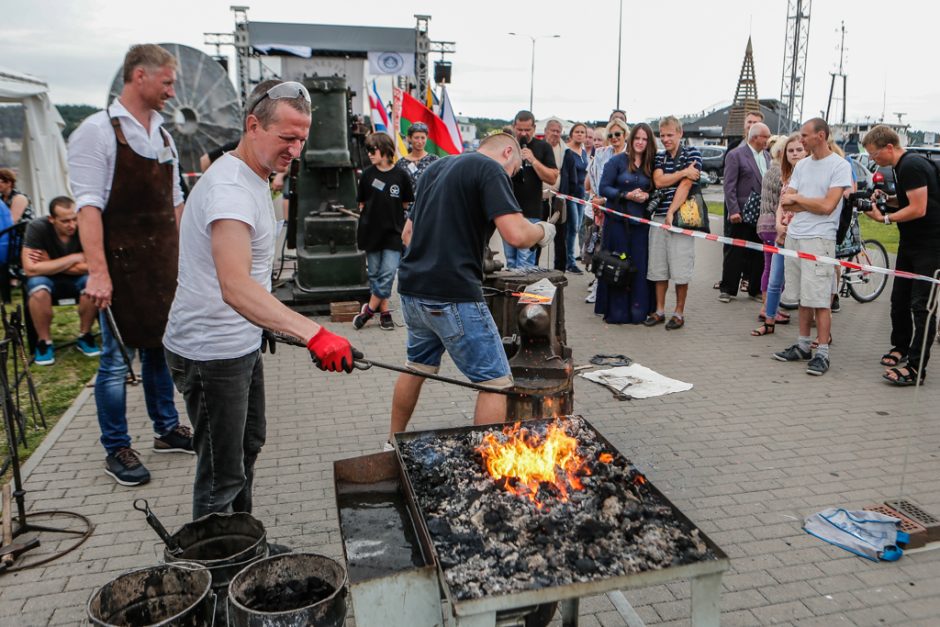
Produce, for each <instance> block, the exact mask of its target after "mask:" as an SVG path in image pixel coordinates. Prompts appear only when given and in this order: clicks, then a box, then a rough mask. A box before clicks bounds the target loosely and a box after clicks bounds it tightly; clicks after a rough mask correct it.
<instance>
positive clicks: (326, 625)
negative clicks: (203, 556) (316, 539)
mask: <svg viewBox="0 0 940 627" xmlns="http://www.w3.org/2000/svg"><path fill="white" fill-rule="evenodd" d="M228 605H229V607H228V612H229V625H232V626H233V627H301V626H307V625H312V626H314V627H340V626H341V625H343V624H345V622H346V569H345V568H343V566H342V565H341V564H340V563H339V562H337V561H336V560H333V559H330V558H328V557H325V556H323V555H317V554H316V553H287V554H284V555H275V556H274V557H269V558H267V559H264V560H260V561H258V562H255V563H254V564H252V565H250V566H247V567H245V569H244V570H242V571H241V572H240V573H238V574H237V575H235V578H234V579H232V583H231V585H230V586H229V591H228Z"/></svg>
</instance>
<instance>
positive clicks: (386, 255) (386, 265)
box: [366, 250, 401, 298]
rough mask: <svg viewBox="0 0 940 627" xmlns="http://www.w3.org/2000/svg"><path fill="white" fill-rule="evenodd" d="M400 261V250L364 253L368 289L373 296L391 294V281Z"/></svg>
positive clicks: (385, 296)
mask: <svg viewBox="0 0 940 627" xmlns="http://www.w3.org/2000/svg"><path fill="white" fill-rule="evenodd" d="M400 261H401V252H399V251H397V250H376V251H374V252H371V253H366V269H367V270H368V272H369V291H370V292H371V293H372V295H373V296H378V297H379V298H389V297H390V296H391V295H392V283H394V281H395V273H396V272H397V271H398V263H399V262H400Z"/></svg>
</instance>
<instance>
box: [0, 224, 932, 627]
mask: <svg viewBox="0 0 940 627" xmlns="http://www.w3.org/2000/svg"><path fill="white" fill-rule="evenodd" d="M720 253H721V251H720V248H719V247H718V246H717V245H714V244H712V243H708V242H699V243H698V244H697V263H696V273H695V281H694V282H693V284H692V286H691V291H690V297H689V306H688V312H687V313H688V321H687V324H686V326H685V328H684V329H682V330H680V331H676V332H666V331H665V330H664V329H663V327H661V326H660V327H656V328H653V329H646V328H643V327H635V326H610V325H606V324H604V323H603V321H601V320H600V319H599V318H597V317H595V316H594V315H593V309H592V308H591V306H589V305H586V304H584V302H583V296H584V294H585V288H586V286H587V282H588V277H586V276H582V277H570V280H571V286H570V287H569V288H568V290H567V294H566V315H567V318H568V337H569V342H570V344H571V345H572V347H573V348H574V354H575V359H576V361H577V362H578V363H586V362H587V359H588V358H590V357H591V356H592V355H593V354H595V353H600V352H622V353H625V354H627V355H629V356H631V357H633V358H634V359H636V360H637V361H640V362H641V363H643V364H644V365H646V366H649V367H651V368H653V369H655V370H657V371H659V372H662V373H663V374H666V375H668V376H672V377H675V378H678V379H681V380H684V381H689V382H692V383H693V384H694V385H695V387H694V388H693V389H692V390H691V391H689V392H685V393H681V394H675V395H671V396H666V397H660V398H654V399H647V400H642V401H625V402H621V401H617V400H615V399H614V398H613V397H612V395H611V394H610V393H609V392H608V391H606V390H604V389H603V388H600V387H599V386H596V385H594V384H593V383H590V382H587V381H585V380H583V379H578V380H577V381H576V383H575V390H576V396H575V399H576V400H575V408H576V411H577V412H578V413H580V414H582V415H584V416H586V417H588V418H589V419H590V420H591V421H592V422H593V423H594V424H595V425H596V426H597V427H598V428H599V429H600V430H601V431H602V432H603V433H604V434H605V435H606V436H607V437H608V438H609V439H611V441H613V442H614V443H615V444H616V445H617V446H618V447H619V448H620V449H621V451H623V452H624V454H626V455H627V456H628V457H630V458H631V459H633V460H634V462H636V463H637V464H638V465H639V466H641V468H643V469H644V470H645V471H646V472H647V473H648V475H649V476H650V478H651V479H652V480H653V482H655V484H656V485H657V486H658V487H659V488H660V489H661V490H663V492H665V493H666V494H667V495H668V496H669V498H671V499H672V500H673V501H674V502H675V503H676V504H677V505H678V506H679V507H680V508H681V509H682V510H683V511H684V512H685V513H686V514H687V515H688V516H689V517H690V518H691V519H692V520H693V521H695V522H696V523H698V524H699V525H700V526H701V527H702V529H703V530H705V531H706V533H708V534H709V535H710V536H712V537H713V538H714V539H715V540H716V541H717V542H718V543H719V544H720V545H721V546H722V547H723V548H724V549H725V551H726V552H727V553H728V554H729V555H730V556H731V558H732V559H731V570H730V571H729V573H728V574H727V575H726V576H725V579H724V591H723V595H722V609H723V615H722V619H723V622H724V623H725V624H727V625H763V624H775V623H779V624H794V625H832V624H859V625H865V624H879V625H885V624H924V625H926V624H936V621H937V620H940V586H937V584H936V582H937V581H940V552H936V551H934V552H924V553H918V554H912V555H907V556H905V557H904V558H903V559H902V560H901V561H899V562H897V563H894V564H886V563H883V564H875V563H871V562H868V561H865V560H862V559H860V558H855V557H853V556H851V555H849V554H847V553H845V552H843V551H840V550H838V549H835V548H833V547H830V546H828V545H825V544H823V543H822V542H820V541H818V540H816V539H814V538H811V537H809V536H807V535H806V534H804V533H803V532H802V531H801V530H800V524H801V520H802V519H803V517H804V516H806V515H808V514H810V513H812V512H814V511H816V510H818V509H822V508H824V507H828V506H835V505H841V506H846V507H860V506H863V505H866V504H868V503H872V502H878V501H883V500H884V499H886V498H891V497H894V496H896V495H897V494H898V491H899V485H900V469H901V466H902V462H903V457H904V455H905V453H906V452H908V453H909V467H908V476H907V479H906V484H905V485H906V487H907V493H908V494H909V495H910V496H911V497H913V498H914V499H916V500H917V501H919V502H920V503H921V504H923V505H924V506H925V507H927V508H928V509H929V510H930V511H932V512H934V513H940V481H938V480H937V478H938V476H940V421H938V420H937V419H936V409H935V407H936V406H937V404H938V402H940V383H938V382H936V381H932V382H931V381H929V382H928V383H927V385H926V386H925V387H924V388H923V389H922V390H921V394H920V399H919V401H920V402H919V404H918V405H916V406H915V405H913V402H912V401H913V390H909V389H906V390H904V389H895V388H891V387H889V386H887V385H885V384H883V383H882V382H881V381H880V378H879V377H880V369H879V366H878V365H877V361H878V358H879V356H880V355H881V354H882V353H883V352H884V350H885V349H886V348H887V347H888V337H887V333H888V323H887V320H888V296H887V294H885V295H883V296H882V297H881V298H880V299H879V300H878V301H876V302H874V303H870V304H865V305H861V304H858V303H855V302H854V301H843V310H842V312H841V313H839V314H836V315H835V316H834V325H833V335H834V339H835V341H834V344H833V348H832V369H831V370H830V372H829V373H828V374H827V375H826V376H824V377H820V378H816V377H810V376H807V375H806V374H804V373H803V371H802V368H800V366H798V365H794V364H782V363H778V362H775V361H773V360H771V359H770V358H769V355H770V353H771V352H773V351H774V350H778V349H780V348H782V347H785V346H786V345H788V344H789V343H791V342H792V341H793V339H794V338H795V336H796V325H795V324H791V325H790V326H779V327H778V333H777V334H776V335H773V336H767V337H763V338H752V337H750V336H749V334H748V332H749V330H750V329H751V328H753V327H754V326H756V324H757V320H756V315H757V311H758V307H759V305H757V304H756V303H752V302H749V301H747V300H746V299H743V300H742V299H738V300H737V301H733V302H732V303H730V304H720V303H718V302H717V292H716V291H714V290H712V289H711V285H712V283H713V282H714V280H715V278H716V277H717V276H718V274H719V266H720ZM671 298H672V296H671V295H670V300H669V301H667V305H668V303H671ZM399 322H400V318H399ZM332 326H334V327H336V328H338V329H339V330H340V331H341V332H344V333H348V334H349V336H350V337H351V338H352V339H353V342H354V343H355V344H356V345H357V346H358V347H359V348H361V349H362V350H363V351H364V352H365V353H366V355H368V356H370V357H372V358H374V359H377V360H382V361H391V362H400V361H401V360H402V357H403V354H404V338H405V332H404V329H403V328H399V329H398V330H396V331H395V332H394V333H386V332H381V331H380V330H378V329H377V328H374V327H371V326H370V327H366V328H365V329H363V330H362V331H358V332H357V331H354V330H352V328H351V325H349V324H343V325H332ZM265 367H266V369H267V373H266V376H267V395H268V419H269V426H268V443H267V445H266V446H265V448H264V450H263V451H262V453H261V457H260V459H259V461H258V472H257V483H256V488H255V503H256V508H257V509H256V515H257V516H258V517H259V518H261V519H262V520H263V521H264V523H265V524H266V526H267V528H268V533H269V537H270V539H271V540H273V541H277V542H284V543H286V544H289V545H292V546H294V547H296V548H300V549H306V550H315V551H320V552H323V553H326V554H328V555H332V556H334V557H340V556H341V555H342V549H341V545H340V542H341V540H340V537H339V532H338V528H337V523H336V514H335V507H334V503H333V497H332V462H333V461H334V460H336V459H340V458H343V457H349V456H354V455H359V454H362V453H367V452H374V451H376V450H378V449H379V448H380V446H381V443H382V441H383V440H384V436H385V431H386V429H387V425H388V422H387V419H388V412H389V405H390V399H391V390H392V385H393V383H394V380H395V374H394V373H390V372H385V371H381V370H372V371H369V372H365V373H363V372H357V373H355V374H352V375H349V376H340V375H334V374H327V373H321V372H319V371H317V370H316V369H314V368H313V367H312V366H311V365H310V361H309V358H307V357H306V355H305V354H304V351H301V350H298V349H290V348H287V347H282V349H281V350H279V351H278V353H277V355H276V356H273V357H272V356H270V355H269V356H267V357H266V358H265ZM444 374H456V372H455V370H454V369H453V367H452V366H451V365H450V364H449V363H448V364H446V365H445V368H444ZM473 402H474V397H473V395H472V394H471V393H470V392H469V391H467V390H463V389H460V388H454V387H448V386H446V385H444V384H440V383H435V382H428V383H427V384H426V385H425V388H424V393H423V395H422V398H421V402H420V403H419V406H418V409H417V412H416V415H415V418H414V421H413V427H414V428H418V429H430V428H438V427H446V426H457V425H465V424H468V423H469V420H468V418H469V417H470V416H471V415H472V411H473ZM180 410H181V412H182V403H181V402H180ZM129 411H130V416H131V432H132V435H133V436H134V438H135V443H134V445H135V447H136V448H138V449H139V450H140V451H141V452H142V453H143V459H144V462H145V463H146V464H147V465H148V467H149V468H150V470H151V473H152V474H153V481H152V482H151V483H150V484H149V485H147V486H143V487H141V488H137V489H129V488H122V487H120V486H117V485H115V484H114V482H113V481H112V480H111V479H109V478H108V477H106V476H105V475H104V474H103V472H102V466H103V457H104V454H103V452H102V450H101V448H100V445H99V444H98V442H97V437H98V429H97V422H96V419H95V409H94V402H93V399H91V398H90V399H89V400H88V401H87V402H85V403H84V404H83V405H81V406H80V407H78V408H77V412H76V415H75V416H74V418H73V419H72V422H71V424H69V425H68V428H67V429H65V430H64V432H63V433H62V434H61V437H59V439H58V440H57V441H56V442H55V443H54V445H53V446H52V447H51V448H50V449H49V450H48V451H47V452H46V454H45V456H44V458H43V459H42V460H41V461H40V462H39V464H38V466H37V467H36V468H35V469H34V470H33V472H32V474H31V475H30V476H29V478H28V480H27V482H26V487H27V489H28V490H29V491H30V493H29V496H28V498H29V502H30V504H31V507H33V508H34V509H40V508H51V507H65V508H69V509H72V510H74V511H76V512H79V513H82V514H85V515H87V516H89V517H90V518H91V519H92V520H93V521H94V522H95V524H96V525H97V530H96V533H95V535H94V537H92V539H91V540H90V541H89V542H88V543H86V544H85V545H84V546H83V547H81V548H80V549H79V550H77V551H75V552H74V553H72V554H70V555H69V556H67V557H65V558H63V559H61V560H59V561H57V562H54V563H52V564H49V565H46V566H44V567H39V568H37V569H35V570H31V571H26V572H23V573H17V574H8V575H5V576H3V577H2V578H0V584H2V585H0V621H2V622H3V623H5V624H19V625H42V624H74V623H76V622H78V621H79V620H80V619H81V617H82V616H83V605H84V602H85V601H86V599H87V598H88V596H89V594H90V593H91V591H92V590H93V589H94V588H95V586H98V585H100V584H101V583H102V582H104V581H107V580H108V579H110V578H112V577H114V576H115V575H117V574H118V573H120V572H121V571H123V570H126V569H130V568H133V567H138V566H141V565H146V564H153V563H156V562H158V561H159V557H158V556H159V547H158V546H157V539H156V537H155V536H154V535H153V534H152V533H151V532H150V531H149V528H148V527H147V526H146V524H145V523H144V520H143V518H142V517H141V516H140V515H139V514H138V513H137V512H135V511H134V510H132V509H131V502H132V501H133V499H134V498H137V497H144V498H147V499H148V500H149V501H150V504H151V507H152V508H153V509H154V511H156V512H157V514H158V515H159V516H160V518H161V519H162V520H163V522H164V524H165V525H166V526H167V527H168V528H170V529H175V528H177V527H178V526H179V525H181V524H183V523H185V522H187V521H188V520H189V518H190V509H191V503H190V498H191V482H192V471H193V459H192V458H191V457H187V456H179V455H155V454H153V453H152V452H151V450H150V446H151V442H150V438H151V436H150V434H149V427H148V420H147V418H146V413H145V410H144V407H143V398H142V392H141V390H140V389H139V388H132V389H131V390H130V394H129ZM912 434H913V435H914V436H915V437H914V438H913V439H912V440H911V441H908V436H909V435H912ZM625 594H626V597H627V599H628V600H629V601H630V602H631V603H632V604H633V606H634V608H635V609H636V611H637V613H638V614H639V615H640V616H641V617H642V619H643V620H644V621H646V622H647V623H649V624H687V623H688V620H689V613H690V608H689V586H688V584H687V583H685V582H677V583H673V584H669V585H663V586H656V587H651V588H645V589H640V590H629V591H627V592H626V593H625ZM581 612H582V623H581V624H582V625H590V626H594V625H603V626H608V625H622V624H624V622H623V620H622V618H621V617H620V615H619V614H618V613H617V612H616V610H615V609H614V608H613V606H612V604H611V603H610V602H609V601H608V600H607V598H606V597H603V596H602V597H596V598H592V599H588V600H585V601H583V602H582V604H581Z"/></svg>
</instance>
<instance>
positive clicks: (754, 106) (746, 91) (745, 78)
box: [725, 37, 760, 137]
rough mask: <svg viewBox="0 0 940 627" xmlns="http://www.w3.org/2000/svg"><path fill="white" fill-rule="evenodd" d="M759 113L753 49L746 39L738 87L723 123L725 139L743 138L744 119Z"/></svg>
mask: <svg viewBox="0 0 940 627" xmlns="http://www.w3.org/2000/svg"><path fill="white" fill-rule="evenodd" d="M759 111H760V101H759V100H758V99H757V78H756V77H755V74H754V48H753V47H752V46H751V38H750V37H748V38H747V48H745V50H744V62H743V63H742V64H741V75H740V76H739V77H738V87H737V89H735V92H734V102H733V103H732V105H731V111H729V112H728V121H727V122H726V123H725V137H744V118H745V117H747V114H748V113H757V112H759Z"/></svg>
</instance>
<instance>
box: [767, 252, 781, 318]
mask: <svg viewBox="0 0 940 627" xmlns="http://www.w3.org/2000/svg"><path fill="white" fill-rule="evenodd" d="M782 293H783V255H774V256H773V257H772V258H771V260H770V278H769V279H767V300H766V302H765V303H764V315H765V316H767V319H768V320H773V319H774V318H776V317H777V312H778V311H779V309H780V295H781V294H782Z"/></svg>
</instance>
